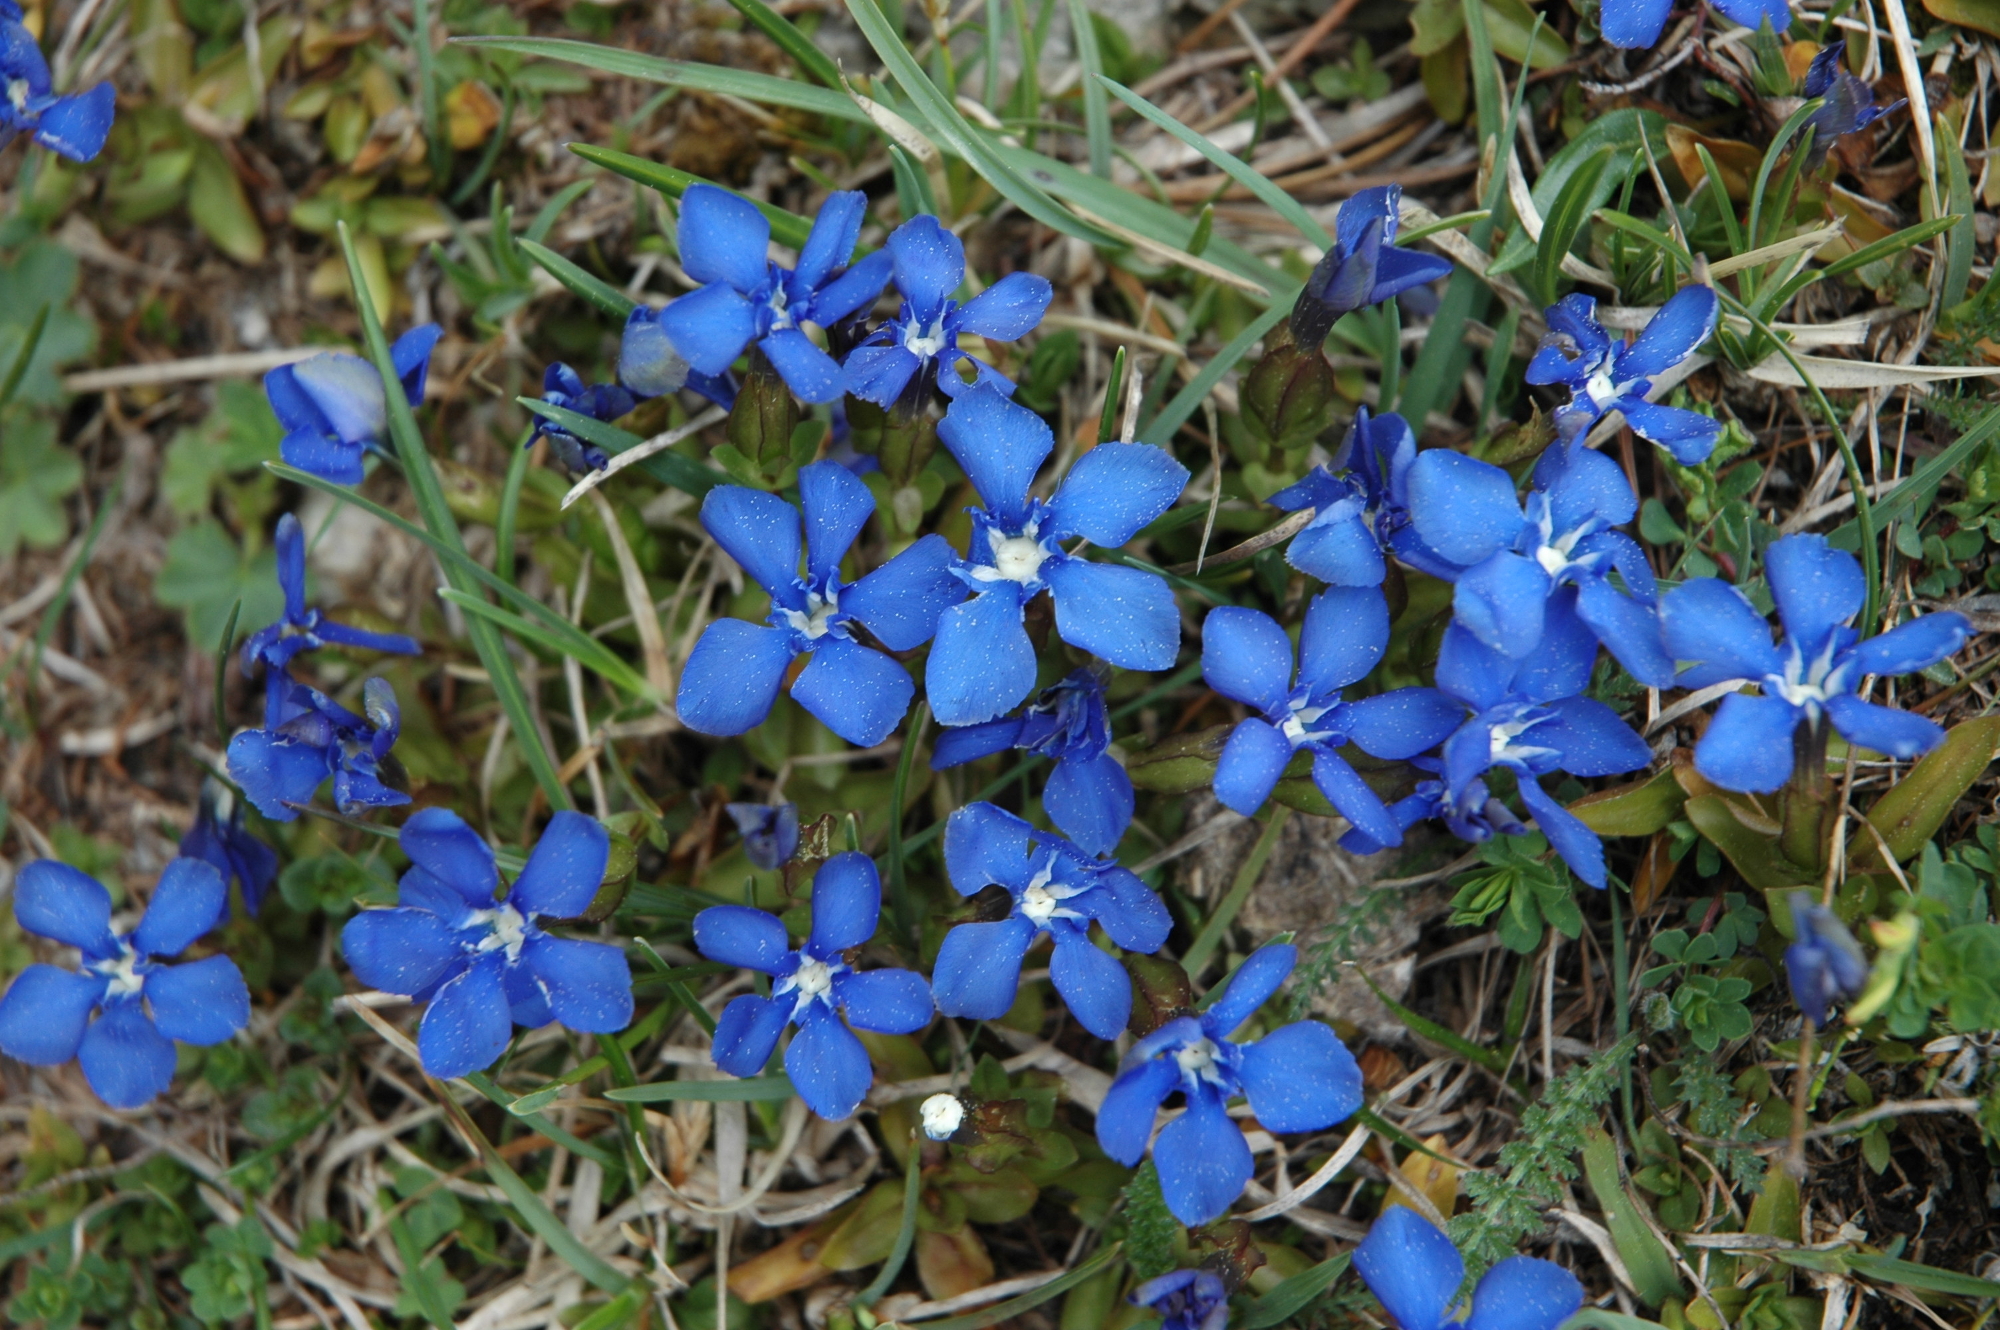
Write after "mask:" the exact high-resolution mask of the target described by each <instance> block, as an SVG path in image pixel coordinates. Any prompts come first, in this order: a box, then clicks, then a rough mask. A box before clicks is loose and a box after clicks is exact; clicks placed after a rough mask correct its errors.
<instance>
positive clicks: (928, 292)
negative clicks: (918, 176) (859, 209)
mask: <svg viewBox="0 0 2000 1330" xmlns="http://www.w3.org/2000/svg"><path fill="white" fill-rule="evenodd" d="M888 248H889V257H890V259H891V260H893V261H894V263H895V265H896V285H897V287H899V288H900V289H901V290H902V292H903V296H904V298H905V299H906V300H908V301H909V302H910V308H911V310H912V311H914V312H915V314H916V316H917V318H918V319H919V320H920V321H922V322H923V323H926V324H928V323H930V322H931V320H933V319H935V318H937V317H938V316H939V315H940V314H942V313H944V302H945V301H946V300H947V299H948V298H950V296H951V294H952V293H953V292H954V291H956V290H958V287H959V283H961V282H963V281H964V280H965V245H964V243H963V242H962V241H960V240H959V238H958V237H957V236H955V235H953V234H952V233H951V232H950V231H947V230H945V228H944V227H942V226H939V225H938V219H937V218H935V217H932V216H931V215H930V214H928V213H925V214H923V215H922V216H918V217H912V218H911V219H910V220H909V221H907V222H904V223H903V224H902V225H901V226H899V227H897V228H896V229H895V230H894V231H891V232H890V233H889V245H888Z"/></svg>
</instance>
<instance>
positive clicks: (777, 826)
mask: <svg viewBox="0 0 2000 1330" xmlns="http://www.w3.org/2000/svg"><path fill="white" fill-rule="evenodd" d="M722 809H723V811H724V812H726V813H728V814H729V820H730V821H732V822H734V823H735V824H736V830H737V832H738V833H739V834H740V835H741V836H742V837H743V854H744V857H745V858H747V859H749V861H750V863H751V865H752V866H753V867H756V868H761V869H763V870H764V871H765V872H770V871H771V870H772V869H774V868H776V867H778V865H780V864H782V863H786V862H787V861H789V860H790V859H791V858H792V856H793V855H795V854H797V853H798V852H799V806H798V805H797V804H791V803H784V804H777V805H775V806H774V805H771V804H724V805H723V806H722Z"/></svg>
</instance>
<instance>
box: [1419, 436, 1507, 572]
mask: <svg viewBox="0 0 2000 1330" xmlns="http://www.w3.org/2000/svg"><path fill="white" fill-rule="evenodd" d="M1409 483H1410V517H1411V520H1412V521H1414V522H1415V523H1416V527H1417V534H1418V535H1420V536H1422V537H1423V538H1424V543H1425V544H1426V545H1429V546H1430V547H1431V548H1432V549H1434V550H1436V551H1437V552H1438V553H1439V554H1441V555H1443V556H1444V557H1445V558H1447V559H1449V560H1451V561H1452V562H1453V563H1462V564H1475V563H1478V562H1479V561H1480V560H1482V559H1484V558H1485V557H1486V556H1487V555H1489V554H1491V553H1493V552H1494V551H1495V550H1501V549H1505V548H1507V547H1508V546H1510V545H1512V544H1513V543H1514V537H1516V536H1517V535H1519V534H1520V532H1521V523H1522V517H1521V503H1520V500H1519V499H1517V498H1515V497H1514V478H1513V477H1512V476H1510V475H1508V474H1507V473H1506V472H1505V471H1502V470H1501V469H1500V468H1499V467H1497V466H1494V465H1492V464H1491V463H1487V462H1481V461H1477V460H1475V459H1473V458H1470V457H1467V456H1465V455H1464V454H1462V453H1455V452H1453V451H1451V450H1450V449H1449V448H1431V449H1427V450H1426V451H1424V452H1421V453H1418V454H1417V460H1416V462H1415V464H1414V465H1412V466H1411V467H1410V476H1409Z"/></svg>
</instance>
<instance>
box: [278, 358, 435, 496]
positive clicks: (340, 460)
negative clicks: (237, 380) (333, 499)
mask: <svg viewBox="0 0 2000 1330" xmlns="http://www.w3.org/2000/svg"><path fill="white" fill-rule="evenodd" d="M442 336H444V329H442V328H440V327H438V325H437V324H435V323H426V324H421V325H419V326H418V327H415V328H412V329H410V330H409V331H408V332H406V333H404V334H403V335H402V336H401V337H398V338H397V339H396V341H395V344H394V345H393V346H391V347H390V348H389V359H390V360H391V361H392V362H393V363H394V365H395V367H396V377H397V378H398V379H399V380H400V381H401V382H402V385H403V395H404V396H405V397H407V398H409V401H410V405H411V406H416V405H418V404H419V403H421V402H422V401H423V400H424V378H425V376H426V375H427V374H428V373H429V372H430V365H431V352H432V351H433V350H435V349H436V347H437V343H438V339H439V338H440V337H442ZM264 395H265V396H266V397H267V398H269V399H270V402H271V410H272V412H273V413H274V414H276V416H277V417H278V423H279V424H280V425H282V426H283V427H284V430H285V437H284V440H283V442H281V443H280V444H279V445H278V450H279V453H280V455H281V456H283V457H284V459H285V464H286V465H287V466H295V467H297V468H298V469H299V470H301V471H309V472H311V473H312V474H313V475H315V476H318V477H319V478H320V479H322V480H331V481H333V482H334V483H336V484H340V485H358V484H360V483H361V481H362V478H363V476H364V475H365V474H366V473H365V472H364V471H363V470H362V466H361V459H362V458H363V457H364V456H365V455H366V454H367V453H368V451H369V450H370V449H375V450H377V451H382V450H384V449H386V447H387V440H388V437H389V398H388V394H387V393H386V392H384V390H383V387H382V376H381V375H380V374H378V373H376V372H375V366H374V365H372V364H370V363H369V362H368V361H366V360H363V359H362V358H361V357H360V356H357V355H354V354H352V353H350V352H347V351H322V352H320V353H319V354H318V355H316V356H308V357H307V358H306V359H304V360H301V361H297V362H295V363H293V364H290V365H280V366H278V368H276V369H274V370H272V371H271V372H270V373H268V374H266V375H265V376H264Z"/></svg>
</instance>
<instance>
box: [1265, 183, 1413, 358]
mask: <svg viewBox="0 0 2000 1330" xmlns="http://www.w3.org/2000/svg"><path fill="white" fill-rule="evenodd" d="M1402 207H1403V187H1402V186H1401V185H1377V186H1376V187H1375V188H1373V189H1364V190H1361V191H1359V192H1358V193H1356V194H1355V195H1354V196H1353V197H1352V198H1350V199H1348V200H1347V202H1345V203H1343V204H1341V205H1340V214H1339V215H1338V216H1337V217H1335V218H1334V222H1333V246H1332V248H1330V249H1328V250H1327V251H1326V253H1325V254H1323V255H1321V256H1320V260H1319V262H1318V263H1317V264H1315V265H1314V266H1313V270H1312V276H1310V277H1308V278H1306V285H1305V289H1304V290H1303V291H1301V292H1299V299H1298V303H1297V304H1295V305H1293V306H1292V318H1291V329H1292V340H1293V341H1294V342H1296V343H1297V344H1298V345H1299V346H1302V347H1304V348H1306V349H1307V350H1316V349H1318V347H1319V345H1320V344H1321V343H1322V342H1324V341H1326V335H1327V334H1328V333H1330V332H1332V331H1333V325H1334V324H1335V323H1336V322H1337V321H1338V320H1339V318H1340V316H1341V315H1343V314H1345V313H1347V312H1348V311H1349V310H1356V309H1361V308H1362V307H1364V306H1367V305H1379V304H1381V303H1382V302H1383V301H1385V300H1389V299H1392V298H1393V297H1395V296H1396V295H1398V294H1399V293H1401V292H1404V291H1407V290H1409V289H1410V288H1411V287H1413V286H1422V285H1424V284H1425V283H1426V282H1434V281H1436V280H1437V279H1438V278H1440V277H1448V276H1450V275H1451V261H1450V260H1449V259H1444V258H1440V257H1438V256H1437V255H1435V254H1426V253H1423V252H1422V251H1420V250H1414V249H1398V248H1396V229H1397V227H1398V226H1399V225H1400V224H1401V222H1402Z"/></svg>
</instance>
